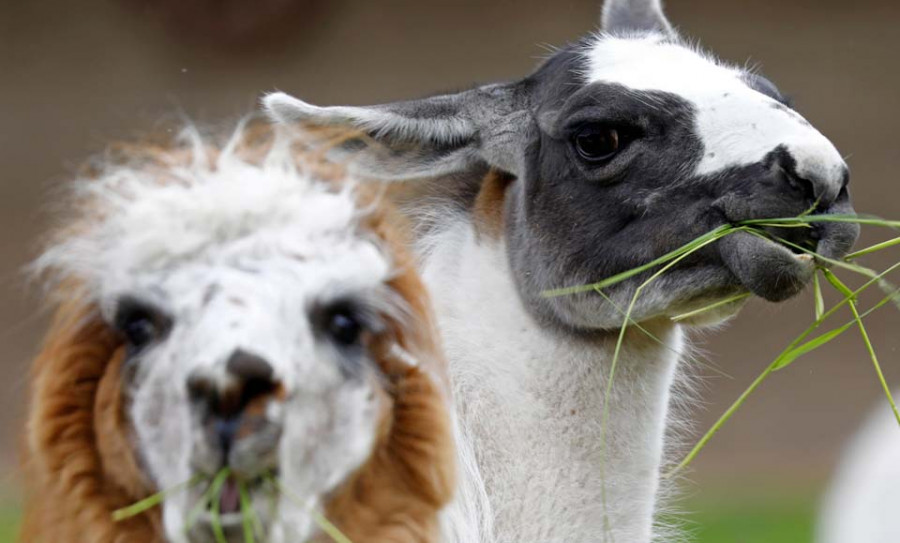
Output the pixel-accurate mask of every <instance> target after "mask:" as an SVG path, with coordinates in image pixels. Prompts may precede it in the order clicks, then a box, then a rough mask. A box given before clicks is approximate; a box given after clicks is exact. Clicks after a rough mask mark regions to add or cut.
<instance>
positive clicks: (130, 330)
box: [115, 299, 168, 353]
mask: <svg viewBox="0 0 900 543" xmlns="http://www.w3.org/2000/svg"><path fill="white" fill-rule="evenodd" d="M115 326H116V329H117V330H118V331H119V333H120V334H122V337H123V338H124V339H125V344H126V346H127V347H128V350H129V352H131V353H135V352H138V351H140V350H142V349H144V348H145V347H147V346H148V345H150V344H151V343H153V342H155V341H158V340H159V339H160V338H161V337H162V336H163V335H164V334H165V332H166V329H167V328H168V319H167V318H166V317H165V316H163V315H162V314H161V313H160V312H158V311H156V310H154V309H152V308H150V307H148V306H146V305H144V304H142V303H140V302H137V301H135V300H131V299H125V300H122V301H121V302H120V303H119V308H118V310H117V312H116V319H115Z"/></svg>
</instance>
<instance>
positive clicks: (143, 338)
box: [122, 315, 156, 350]
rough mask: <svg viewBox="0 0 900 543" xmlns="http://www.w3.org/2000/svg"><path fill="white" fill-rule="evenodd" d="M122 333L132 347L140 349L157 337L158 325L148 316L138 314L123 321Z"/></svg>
mask: <svg viewBox="0 0 900 543" xmlns="http://www.w3.org/2000/svg"><path fill="white" fill-rule="evenodd" d="M122 334H123V335H124V336H125V341H127V342H128V345H129V346H130V347H131V348H133V349H135V350H139V349H142V348H144V347H146V346H147V345H149V344H150V343H152V342H153V340H154V339H156V325H155V324H153V321H151V320H150V318H149V317H147V316H143V315H141V316H137V317H135V318H132V319H130V320H128V321H126V322H125V323H123V325H122Z"/></svg>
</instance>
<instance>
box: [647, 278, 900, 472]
mask: <svg viewBox="0 0 900 543" xmlns="http://www.w3.org/2000/svg"><path fill="white" fill-rule="evenodd" d="M897 268H900V262H898V263H896V264H894V265H893V266H891V267H889V268H888V269H886V270H885V271H883V272H881V273H880V274H878V276H876V277H875V278H872V279H870V280H869V281H867V282H866V283H865V284H863V286H862V287H860V288H859V289H857V290H856V291H854V295H858V294H859V293H860V292H862V291H864V290H865V289H866V288H868V287H870V286H872V285H873V284H874V283H876V282H877V281H878V279H880V278H881V277H884V276H885V275H887V274H889V273H891V272H892V271H894V270H896V269H897ZM895 298H897V292H893V293H891V294H890V295H888V296H887V297H885V298H884V299H882V300H881V301H880V302H879V303H878V304H877V306H876V307H879V308H880V307H882V306H883V305H885V304H887V303H889V302H891V301H894V299H895ZM849 302H850V298H844V299H843V300H842V301H840V302H839V303H838V304H836V305H835V306H834V307H832V308H831V309H829V310H828V311H826V312H825V313H824V314H823V315H822V316H821V317H820V318H818V319H816V320H815V322H813V323H812V324H811V325H810V326H809V327H808V328H807V329H806V330H804V331H803V333H801V334H800V335H799V336H797V338H795V339H794V340H793V341H792V342H791V343H790V344H789V345H788V346H787V348H785V349H784V351H782V352H781V354H779V355H778V357H776V358H775V360H774V361H773V362H772V363H771V364H769V366H767V367H766V369H765V370H763V372H762V373H761V374H760V375H759V376H758V377H757V378H756V379H754V380H753V382H752V383H750V386H748V387H747V389H746V390H744V392H743V393H742V394H741V395H740V396H739V397H738V399H737V400H735V401H734V403H732V404H731V406H730V407H729V408H728V409H727V410H726V411H725V413H723V414H722V416H720V417H719V419H718V420H716V422H715V423H714V424H713V425H712V427H711V428H710V429H709V430H707V432H706V433H705V434H704V435H703V437H701V438H700V440H699V441H698V442H697V444H696V445H694V447H693V448H692V449H691V450H690V452H689V453H688V454H687V455H686V456H685V457H684V458H683V459H682V460H681V462H679V463H678V465H676V466H675V467H674V468H672V469H671V470H670V471H669V472H668V473H666V474H664V475H663V477H664V478H667V479H668V478H671V477H674V476H675V475H677V474H678V473H679V472H680V471H682V470H683V469H684V468H686V467H687V466H688V465H690V463H691V462H693V460H694V459H695V458H696V457H697V455H698V454H700V451H702V450H703V448H704V447H705V446H706V444H707V443H709V440H711V439H712V438H713V436H715V435H716V433H718V431H719V430H720V429H721V428H722V426H724V425H725V423H726V422H728V420H729V419H731V417H732V416H733V415H734V414H735V413H736V412H737V410H738V409H740V407H741V406H742V405H744V402H746V401H747V398H749V397H750V395H751V394H753V392H754V391H756V389H757V388H759V386H760V385H761V384H762V383H763V382H764V381H765V380H766V379H767V378H768V377H769V375H771V374H772V372H774V371H775V367H777V366H778V365H779V364H780V363H781V359H782V357H785V356H788V353H789V352H790V351H791V350H793V349H794V348H796V347H797V346H798V345H800V344H801V343H802V342H803V341H805V340H806V338H807V337H809V336H810V335H811V334H812V333H813V332H814V331H815V330H816V329H817V328H818V327H819V326H820V325H821V324H822V323H823V322H824V321H825V320H826V319H828V317H830V316H831V315H833V314H834V313H836V312H837V311H838V310H839V309H840V308H841V307H843V306H844V305H847V304H848V303H849Z"/></svg>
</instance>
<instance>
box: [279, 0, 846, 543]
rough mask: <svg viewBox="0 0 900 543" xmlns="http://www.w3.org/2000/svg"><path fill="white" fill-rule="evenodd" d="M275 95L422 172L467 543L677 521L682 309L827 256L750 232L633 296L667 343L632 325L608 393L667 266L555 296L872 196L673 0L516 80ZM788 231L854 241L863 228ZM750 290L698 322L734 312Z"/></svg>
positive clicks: (455, 519)
mask: <svg viewBox="0 0 900 543" xmlns="http://www.w3.org/2000/svg"><path fill="white" fill-rule="evenodd" d="M264 107H265V108H266V109H267V111H268V113H269V115H270V117H271V118H272V119H273V120H274V121H276V122H281V123H295V124H305V125H310V126H333V127H352V128H354V129H358V130H361V131H363V132H365V133H366V135H367V138H368V139H369V140H373V139H374V141H375V142H376V143H377V145H366V142H365V141H363V140H360V141H358V142H355V143H354V144H353V145H348V146H346V147H345V151H346V152H348V153H350V152H352V153H353V157H354V158H353V168H354V169H355V170H354V171H357V172H359V174H360V175H362V176H365V177H367V178H375V179H382V180H388V181H394V182H398V183H399V182H403V181H406V182H409V183H407V184H408V185H409V186H411V187H412V188H411V190H409V191H405V190H402V186H403V185H402V184H400V185H399V186H400V187H401V189H398V192H399V193H400V194H399V195H398V196H397V197H398V199H399V200H402V201H403V202H404V204H406V205H409V206H410V207H411V208H412V210H413V211H412V213H413V214H414V215H415V216H417V217H418V219H417V253H418V255H419V258H420V259H421V270H422V274H423V277H424V279H425V283H426V285H427V287H428V289H429V292H430V294H431V295H432V299H433V300H434V303H435V310H436V314H437V318H438V325H439V329H440V331H441V334H442V336H443V338H444V341H445V346H446V349H447V351H446V352H447V354H448V358H449V363H450V374H451V381H452V384H453V388H454V397H455V399H456V402H457V404H458V405H457V407H456V410H457V416H458V428H457V429H456V433H457V434H458V436H457V443H458V447H459V450H460V451H461V453H460V460H459V462H458V464H459V465H461V471H462V474H461V481H460V488H459V491H458V496H457V498H456V499H455V502H454V506H453V508H452V509H451V510H450V511H448V513H447V515H446V516H445V518H444V521H445V524H444V528H445V533H446V537H447V539H448V540H449V541H454V542H466V543H468V542H471V541H499V542H503V543H512V542H520V541H548V542H566V543H576V542H584V543H586V542H596V541H604V542H607V543H610V542H613V541H616V542H619V543H624V542H627V543H640V542H647V541H650V540H651V539H653V538H654V537H656V538H657V539H658V538H660V537H663V538H665V537H666V536H665V535H664V534H663V533H662V531H659V530H656V529H655V528H654V514H655V512H657V511H658V509H659V508H660V500H659V496H660V492H661V490H660V487H661V484H660V479H661V477H660V468H661V465H662V462H663V456H664V442H665V433H666V430H667V428H668V427H669V426H670V424H669V423H668V421H667V418H668V416H669V405H670V400H671V396H672V392H671V391H672V387H673V383H674V381H675V376H676V369H677V366H678V360H679V358H680V357H681V356H682V354H683V353H684V351H685V338H684V330H683V328H682V325H680V324H675V323H673V322H672V320H671V318H670V317H672V316H674V315H677V314H681V313H684V312H686V311H689V310H692V309H697V308H700V307H705V306H707V305H709V304H710V303H712V302H715V301H720V300H725V299H727V298H729V297H732V296H734V295H736V294H738V293H742V292H748V291H749V292H751V293H753V294H755V295H758V296H760V297H762V298H764V299H767V300H770V301H781V300H784V299H787V298H789V297H791V296H793V295H794V294H796V293H797V292H799V291H800V290H801V289H802V288H803V286H804V285H805V284H806V283H807V281H808V280H809V279H810V278H811V275H812V272H813V262H812V261H811V259H809V258H808V257H805V258H804V257H803V256H798V255H796V254H794V253H793V252H792V251H790V250H788V249H786V248H785V247H783V246H781V245H778V244H775V243H772V242H769V241H767V240H764V239H761V238H758V237H755V236H752V235H750V234H749V233H739V234H734V235H731V236H729V237H726V238H724V239H722V240H720V241H718V242H717V243H715V244H712V245H709V246H707V247H704V248H703V249H702V250H701V251H698V252H697V253H695V254H693V255H692V256H691V257H690V258H687V259H685V260H684V261H683V262H681V263H680V264H679V265H678V266H677V267H674V268H673V269H672V270H670V272H668V273H667V274H666V275H664V276H662V277H661V278H660V279H659V280H657V281H656V282H654V283H653V284H652V285H650V286H649V287H648V288H647V289H645V290H644V291H643V295H642V296H641V298H640V299H639V300H638V302H637V304H636V305H635V307H634V310H633V313H632V317H633V319H634V320H635V321H637V322H638V323H640V324H641V325H642V326H643V328H645V329H646V330H647V331H649V332H650V333H652V334H653V335H654V336H655V337H656V338H657V339H659V340H661V344H658V343H656V342H655V341H652V340H651V339H648V338H647V337H646V336H645V335H644V334H643V333H641V332H639V331H634V330H632V331H629V333H628V334H627V335H626V336H625V339H624V342H623V345H622V348H621V351H620V356H619V357H618V359H617V360H618V366H617V370H616V373H615V375H614V379H613V386H611V393H610V395H609V396H608V397H607V395H606V393H605V389H606V386H607V384H608V383H609V380H610V379H611V378H612V377H610V372H611V360H612V358H613V353H614V349H615V343H616V338H617V336H618V334H619V331H620V328H621V323H622V320H623V315H622V310H621V308H623V307H626V306H627V305H628V302H629V301H630V299H631V297H632V295H633V294H634V292H635V289H636V287H637V285H639V284H640V282H642V281H643V280H645V279H646V278H647V275H646V274H643V275H641V276H639V277H635V278H632V279H630V280H628V281H624V282H622V283H619V284H617V285H615V286H613V287H610V288H608V289H606V291H605V293H604V294H605V295H606V296H607V297H608V300H609V301H607V298H605V297H602V296H600V295H598V294H596V293H594V292H589V293H581V294H578V295H572V296H565V297H546V296H544V295H542V293H544V292H545V291H547V290H548V289H553V288H557V287H564V286H572V285H583V284H586V283H592V282H595V281H598V280H601V279H604V278H606V277H610V276H612V275H614V274H616V273H617V272H621V271H624V270H627V269H631V268H633V267H636V266H638V265H640V264H644V263H646V262H649V261H650V260H652V259H653V258H655V257H658V256H660V255H663V254H665V253H667V252H668V251H670V250H673V249H675V248H677V247H679V246H681V245H683V244H685V243H687V242H688V241H690V240H692V239H694V238H696V237H697V236H699V235H701V234H703V233H705V232H707V231H710V230H712V229H714V228H715V227H718V226H720V225H723V224H728V223H735V222H738V221H741V220H745V219H750V218H763V217H777V216H793V215H796V214H799V213H801V212H804V211H806V210H808V209H810V208H811V207H813V204H815V208H816V212H817V213H839V212H851V211H852V207H851V204H850V199H849V193H848V190H847V183H848V180H849V174H848V169H847V166H846V165H845V163H844V161H843V159H842V158H841V155H840V154H839V153H838V152H837V150H836V149H835V148H834V146H833V145H832V144H831V142H830V141H829V140H828V139H826V138H825V137H824V136H823V135H822V134H821V133H819V132H818V131H817V130H816V129H815V128H814V127H812V126H811V125H810V123H809V122H807V121H806V120H805V119H804V118H803V117H801V116H800V115H799V114H798V113H797V112H795V111H794V110H793V109H791V108H790V106H789V105H788V104H787V100H786V99H785V98H784V96H783V95H782V94H781V93H780V92H779V90H778V89H777V88H776V87H775V85H774V84H772V83H771V82H770V81H768V80H767V79H765V78H764V77H763V76H761V75H759V74H756V73H753V72H750V71H747V70H744V69H740V68H737V67H734V66H729V65H726V64H724V63H722V62H720V61H717V60H715V59H714V58H712V57H711V56H709V55H708V54H706V53H703V52H701V51H699V50H698V49H697V48H696V47H694V46H693V45H691V44H689V43H688V42H687V41H685V40H684V39H682V38H681V37H680V36H679V35H678V34H677V33H676V31H675V30H673V26H672V24H671V23H670V22H669V21H668V20H667V19H666V17H665V15H664V14H663V12H662V9H661V6H660V2H659V0H631V1H629V0H608V2H607V4H606V6H605V9H604V12H603V25H602V31H601V32H599V33H597V34H594V35H590V36H588V37H586V38H584V39H582V40H580V41H578V42H577V43H575V44H572V45H569V46H567V47H564V48H562V49H560V50H559V51H558V52H556V53H555V54H553V55H552V56H551V57H550V58H549V59H548V60H546V61H545V62H544V63H543V64H542V65H541V66H540V67H539V68H538V69H537V70H536V71H535V72H534V73H532V74H531V75H529V76H527V77H525V78H524V79H521V80H518V81H513V82H509V83H501V84H491V85H486V86H481V87H477V88H475V89H472V90H468V91H463V92H460V93H457V94H448V95H440V96H435V97H431V98H425V99H421V100H413V101H404V102H397V103H391V104H385V105H379V106H371V107H348V106H336V107H317V106H314V105H311V104H308V103H306V102H303V101H301V100H299V99H297V98H294V97H291V96H289V95H287V94H284V93H280V92H279V93H273V94H270V95H268V96H267V97H265V98H264ZM342 156H344V155H342ZM412 181H415V183H412ZM395 186H396V185H395ZM779 234H780V235H783V236H788V237H789V239H793V240H794V241H795V242H797V243H810V244H815V245H816V246H817V248H818V251H819V253H821V254H822V255H824V256H828V257H840V256H841V255H843V254H845V253H846V251H848V250H849V248H850V247H851V246H852V244H853V243H854V241H855V239H856V236H857V234H858V228H857V227H856V226H853V225H848V224H837V223H829V224H827V226H823V227H819V228H816V229H814V230H810V231H806V230H802V229H793V231H790V232H779ZM740 305H741V304H740V303H733V304H729V305H727V306H723V307H720V308H719V309H718V310H716V311H715V312H714V314H712V313H707V314H706V315H705V316H704V317H702V318H698V319H696V320H695V321H694V322H692V323H687V324H688V325H694V326H700V325H708V324H713V323H717V322H721V321H723V320H724V319H726V318H727V317H729V316H730V315H732V314H734V313H735V312H736V311H737V310H738V309H739V306H740ZM605 406H608V407H606V408H605ZM604 420H606V421H607V424H608V426H606V430H605V432H604V426H605V425H604V422H603V421H604ZM604 435H605V436H606V439H605V440H603V439H602V437H603V436H604Z"/></svg>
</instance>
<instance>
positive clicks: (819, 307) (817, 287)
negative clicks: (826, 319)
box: [813, 273, 825, 320]
mask: <svg viewBox="0 0 900 543" xmlns="http://www.w3.org/2000/svg"><path fill="white" fill-rule="evenodd" d="M813 296H815V299H816V302H815V303H816V320H819V319H821V318H822V313H825V299H824V298H823V297H822V285H821V283H819V274H818V273H814V274H813Z"/></svg>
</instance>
